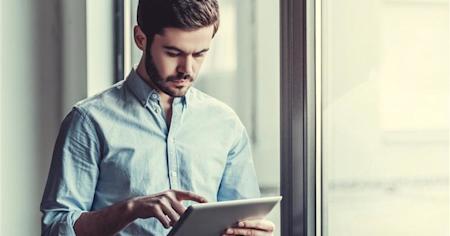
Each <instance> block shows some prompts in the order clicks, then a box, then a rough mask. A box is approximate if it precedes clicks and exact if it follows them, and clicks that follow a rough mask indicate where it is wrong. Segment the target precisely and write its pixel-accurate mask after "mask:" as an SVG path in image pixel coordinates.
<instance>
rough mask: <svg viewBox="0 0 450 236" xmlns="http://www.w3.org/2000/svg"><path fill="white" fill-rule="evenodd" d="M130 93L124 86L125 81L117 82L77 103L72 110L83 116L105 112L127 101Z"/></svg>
mask: <svg viewBox="0 0 450 236" xmlns="http://www.w3.org/2000/svg"><path fill="white" fill-rule="evenodd" d="M129 95H130V93H129V92H128V91H127V89H126V86H125V80H122V81H120V82H117V83H116V84H114V85H112V86H111V87H109V88H107V89H105V90H104V91H102V92H99V93H97V94H95V95H92V96H90V97H88V98H86V99H83V100H81V101H79V102H77V103H76V104H75V105H74V106H73V110H77V111H78V112H80V113H81V114H82V115H83V116H90V115H92V114H93V113H97V112H106V111H107V110H111V109H114V107H117V106H120V105H123V104H124V103H125V102H126V101H127V100H129V97H130V96H129Z"/></svg>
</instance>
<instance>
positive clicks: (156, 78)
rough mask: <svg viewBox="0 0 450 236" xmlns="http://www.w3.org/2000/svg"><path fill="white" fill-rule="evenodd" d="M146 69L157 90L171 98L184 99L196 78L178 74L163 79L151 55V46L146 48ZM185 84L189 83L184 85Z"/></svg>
mask: <svg viewBox="0 0 450 236" xmlns="http://www.w3.org/2000/svg"><path fill="white" fill-rule="evenodd" d="M145 69H146V70H147V74H148V75H149V77H150V81H151V82H152V84H153V85H154V86H156V89H158V90H160V91H162V92H164V93H165V94H167V95H169V96H171V97H183V96H184V95H186V93H187V91H188V90H189V88H190V87H191V85H192V82H193V81H194V78H193V77H192V76H191V75H189V74H184V73H177V75H172V76H168V77H166V78H163V77H162V76H161V74H160V73H159V71H158V69H157V68H156V65H155V63H154V62H153V58H152V54H151V53H150V45H148V44H147V46H146V47H145ZM184 82H187V84H186V83H184Z"/></svg>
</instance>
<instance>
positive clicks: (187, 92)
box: [41, 0, 274, 235]
mask: <svg viewBox="0 0 450 236" xmlns="http://www.w3.org/2000/svg"><path fill="white" fill-rule="evenodd" d="M218 25H219V12H218V3H217V0H140V2H139V6H138V26H135V28H134V39H135V42H136V44H137V46H138V47H139V49H141V50H142V51H143V55H142V58H141V61H140V63H139V64H138V66H137V68H136V70H133V71H131V73H130V74H129V76H128V78H127V79H126V80H125V81H122V82H119V83H117V84H116V85H114V86H113V87H111V88H110V89H108V90H106V91H104V92H102V93H100V94H98V95H96V96H94V97H91V98H88V99H86V100H84V101H81V102H79V103H78V104H76V105H75V106H74V108H73V110H72V111H71V112H70V113H69V114H68V115H67V117H66V118H65V119H64V121H63V123H62V126H61V130H60V133H59V135H58V139H57V141H56V145H55V150H54V154H53V160H52V164H51V168H50V173H49V178H48V180H47V185H46V188H45V192H44V197H43V200H42V203H41V211H42V212H43V217H42V234H44V235H74V234H76V235H113V234H118V235H165V234H167V232H168V230H169V229H168V228H170V227H171V226H173V225H174V223H175V222H176V221H177V220H178V219H179V217H180V215H181V214H182V213H183V212H184V211H185V209H186V206H187V205H189V204H191V203H192V201H195V202H200V203H202V202H206V201H224V200H232V199H240V198H250V197H257V196H259V189H258V185H257V182H256V175H255V171H254V167H253V162H252V157H251V150H250V146H249V139H248V136H247V133H246V131H245V128H244V127H243V125H242V124H241V122H240V121H239V119H238V117H237V116H236V115H235V113H234V112H233V111H232V110H231V109H230V108H228V107H227V106H226V105H224V104H223V103H221V102H219V101H217V100H215V99H213V98H212V97H210V96H208V95H206V94H204V93H202V92H200V91H199V90H196V89H195V88H191V85H192V83H193V82H194V80H195V79H196V77H197V75H198V72H199V69H200V66H201V64H202V62H203V60H204V58H205V56H206V53H207V51H208V49H209V46H210V43H211V40H212V38H213V37H214V34H215V33H216V31H217V29H218ZM207 224H208V223H207V222H205V226H207ZM273 228H274V225H273V223H271V222H269V221H266V220H252V221H244V222H239V224H237V225H236V226H235V227H234V228H230V229H224V234H227V235H272V231H273Z"/></svg>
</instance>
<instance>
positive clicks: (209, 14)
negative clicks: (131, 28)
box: [137, 0, 219, 42]
mask: <svg viewBox="0 0 450 236" xmlns="http://www.w3.org/2000/svg"><path fill="white" fill-rule="evenodd" d="M137 23H138V25H139V27H141V29H142V31H143V32H144V34H145V35H146V36H147V37H148V38H149V41H150V42H151V41H152V40H153V37H154V35H155V34H161V33H163V32H162V31H163V29H164V28H167V27H174V28H179V29H185V30H195V29H199V28H202V27H207V26H211V25H214V31H213V35H212V37H214V35H215V34H216V32H217V30H218V28H219V4H218V2H217V0H139V5H138V9H137Z"/></svg>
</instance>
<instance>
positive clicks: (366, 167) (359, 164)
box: [318, 0, 450, 236]
mask: <svg viewBox="0 0 450 236" xmlns="http://www.w3.org/2000/svg"><path fill="white" fill-rule="evenodd" d="M322 23H323V24H322V31H321V32H322V45H318V46H321V50H322V70H321V71H322V108H321V112H322V131H323V132H322V161H323V186H322V189H323V206H324V208H323V210H322V212H323V215H322V216H323V218H322V219H323V222H322V229H323V233H324V234H323V235H328V236H339V235H346V236H351V235H368V236H370V235H374V236H375V235H385V236H390V235H392V236H394V235H412V236H414V235H449V222H450V220H449V120H450V117H449V105H450V103H449V70H448V65H449V44H448V42H449V40H450V38H449V36H450V34H449V5H448V1H441V0H429V1H413V0H378V1H360V0H345V1H339V3H337V2H336V1H332V0H324V1H322Z"/></svg>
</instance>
